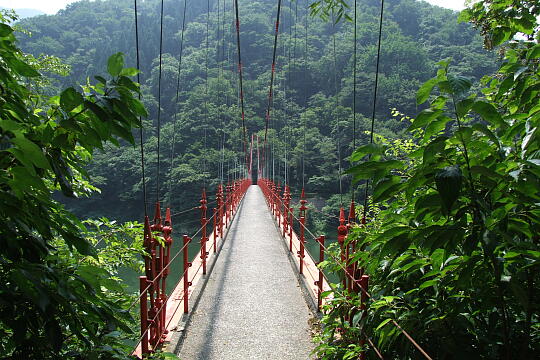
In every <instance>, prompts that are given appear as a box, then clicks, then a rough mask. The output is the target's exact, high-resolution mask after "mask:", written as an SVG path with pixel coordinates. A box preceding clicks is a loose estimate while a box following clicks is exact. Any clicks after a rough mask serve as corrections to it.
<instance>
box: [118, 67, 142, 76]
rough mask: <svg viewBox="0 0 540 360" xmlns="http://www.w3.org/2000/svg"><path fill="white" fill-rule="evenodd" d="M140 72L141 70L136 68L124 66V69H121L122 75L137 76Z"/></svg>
mask: <svg viewBox="0 0 540 360" xmlns="http://www.w3.org/2000/svg"><path fill="white" fill-rule="evenodd" d="M138 73H139V70H137V69H136V68H123V69H122V71H120V75H122V76H135V75H137V74H138Z"/></svg>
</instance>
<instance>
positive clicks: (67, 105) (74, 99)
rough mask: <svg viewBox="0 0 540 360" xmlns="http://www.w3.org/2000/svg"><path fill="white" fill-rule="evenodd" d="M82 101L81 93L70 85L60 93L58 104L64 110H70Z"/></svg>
mask: <svg viewBox="0 0 540 360" xmlns="http://www.w3.org/2000/svg"><path fill="white" fill-rule="evenodd" d="M83 102H84V99H83V97H82V95H81V94H80V93H79V92H77V90H75V89H74V88H72V87H69V88H67V89H66V90H64V91H63V92H62V94H61V95H60V106H61V107H62V109H64V111H65V112H70V111H71V110H73V109H75V108H76V107H77V106H79V105H81V104H82V103H83Z"/></svg>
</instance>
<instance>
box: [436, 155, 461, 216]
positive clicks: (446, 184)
mask: <svg viewBox="0 0 540 360" xmlns="http://www.w3.org/2000/svg"><path fill="white" fill-rule="evenodd" d="M462 180H463V175H462V173H461V169H460V168H459V166H457V165H453V166H447V167H445V168H443V169H441V170H440V171H439V172H437V174H436V175H435V184H436V185H437V191H438V192H439V195H440V197H441V199H442V203H443V205H444V206H443V210H444V212H445V214H447V215H448V214H450V211H451V210H452V205H454V202H455V201H456V200H457V198H458V197H459V194H460V192H461V182H462Z"/></svg>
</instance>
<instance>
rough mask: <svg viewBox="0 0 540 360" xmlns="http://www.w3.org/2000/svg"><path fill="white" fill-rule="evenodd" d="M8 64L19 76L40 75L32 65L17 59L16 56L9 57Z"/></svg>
mask: <svg viewBox="0 0 540 360" xmlns="http://www.w3.org/2000/svg"><path fill="white" fill-rule="evenodd" d="M9 64H10V65H11V67H12V68H13V70H15V72H16V73H17V74H19V75H21V76H26V77H38V76H40V74H39V72H37V71H36V69H34V68H33V67H31V66H30V65H28V64H27V63H25V62H23V61H21V60H19V59H17V58H11V59H10V60H9Z"/></svg>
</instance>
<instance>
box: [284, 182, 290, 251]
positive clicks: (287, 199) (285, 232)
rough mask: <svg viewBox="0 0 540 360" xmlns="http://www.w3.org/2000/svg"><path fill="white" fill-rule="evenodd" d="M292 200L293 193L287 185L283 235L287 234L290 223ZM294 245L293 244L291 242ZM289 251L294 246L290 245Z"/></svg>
mask: <svg viewBox="0 0 540 360" xmlns="http://www.w3.org/2000/svg"><path fill="white" fill-rule="evenodd" d="M290 201H291V194H290V192H289V186H288V185H285V191H284V192H283V212H284V214H283V237H285V235H286V234H287V229H288V223H289V221H288V220H289V204H290ZM291 246H292V244H291ZM289 251H292V248H291V247H289Z"/></svg>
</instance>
